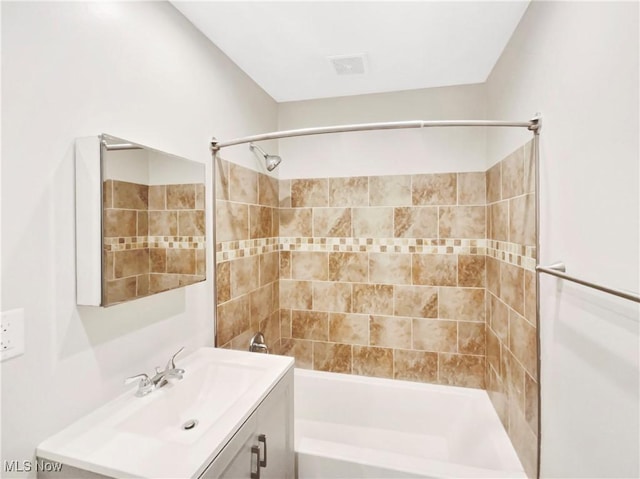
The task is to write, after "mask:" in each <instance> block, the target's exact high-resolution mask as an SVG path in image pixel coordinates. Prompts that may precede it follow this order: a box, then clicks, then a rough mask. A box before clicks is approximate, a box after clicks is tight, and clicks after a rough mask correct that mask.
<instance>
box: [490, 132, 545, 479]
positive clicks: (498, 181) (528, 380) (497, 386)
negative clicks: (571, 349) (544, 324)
mask: <svg viewBox="0 0 640 479" xmlns="http://www.w3.org/2000/svg"><path fill="white" fill-rule="evenodd" d="M535 175H536V172H535V157H534V150H533V142H529V143H527V144H526V145H524V146H523V147H522V148H519V149H517V150H516V151H514V152H513V153H512V154H510V155H509V156H507V157H506V158H505V159H503V160H502V161H500V162H499V163H497V164H496V165H495V166H493V167H492V168H491V169H489V170H488V171H487V210H488V219H489V221H488V238H489V249H488V256H487V343H486V345H487V369H486V372H487V378H486V383H487V390H488V392H489V396H490V398H491V401H492V402H493V405H494V407H495V408H496V411H497V412H498V415H499V416H500V419H501V421H502V423H503V424H504V426H505V429H506V430H507V432H508V434H509V437H510V438H511V441H512V443H513V445H514V447H515V449H516V451H517V453H518V456H519V457H520V460H521V461H522V463H523V465H524V467H525V469H526V471H527V473H528V475H529V477H535V475H536V468H537V465H536V462H537V442H538V441H537V437H538V352H537V351H538V350H537V333H536V328H537V319H536V309H537V304H536V274H535V264H536V260H535V258H536V206H535V205H536V198H535Z"/></svg>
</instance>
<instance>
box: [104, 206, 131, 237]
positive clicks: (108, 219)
mask: <svg viewBox="0 0 640 479" xmlns="http://www.w3.org/2000/svg"><path fill="white" fill-rule="evenodd" d="M137 222H138V217H137V214H136V212H135V211H133V210H112V209H107V210H104V226H103V227H104V235H105V236H106V237H107V238H117V237H122V236H136V234H137V231H138V230H137Z"/></svg>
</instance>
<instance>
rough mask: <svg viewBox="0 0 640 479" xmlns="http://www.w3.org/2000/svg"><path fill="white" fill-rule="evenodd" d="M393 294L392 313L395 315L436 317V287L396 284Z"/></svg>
mask: <svg viewBox="0 0 640 479" xmlns="http://www.w3.org/2000/svg"><path fill="white" fill-rule="evenodd" d="M394 295H395V296H394V314H395V315H396V316H410V317H413V318H437V317H438V288H433V287H429V286H400V285H396V286H395V288H394Z"/></svg>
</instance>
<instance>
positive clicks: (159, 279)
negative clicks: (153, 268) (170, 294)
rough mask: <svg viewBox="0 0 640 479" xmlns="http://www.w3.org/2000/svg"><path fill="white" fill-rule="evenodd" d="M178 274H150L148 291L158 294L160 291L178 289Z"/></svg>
mask: <svg viewBox="0 0 640 479" xmlns="http://www.w3.org/2000/svg"><path fill="white" fill-rule="evenodd" d="M180 278H181V275H179V274H168V273H162V274H156V273H153V274H150V275H149V291H151V292H154V293H159V292H160V291H168V290H170V289H175V288H179V287H180Z"/></svg>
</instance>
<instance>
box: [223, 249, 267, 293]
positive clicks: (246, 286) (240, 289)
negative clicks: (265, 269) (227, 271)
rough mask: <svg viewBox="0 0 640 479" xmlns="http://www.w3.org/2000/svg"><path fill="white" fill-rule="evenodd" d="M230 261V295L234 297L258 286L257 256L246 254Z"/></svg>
mask: <svg viewBox="0 0 640 479" xmlns="http://www.w3.org/2000/svg"><path fill="white" fill-rule="evenodd" d="M230 263H231V297H232V298H236V297H238V296H240V295H243V294H247V293H248V292H250V291H253V290H254V289H257V288H258V285H259V276H258V275H259V271H260V269H259V268H260V266H259V259H258V256H247V257H245V258H237V259H234V260H231V261H230Z"/></svg>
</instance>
